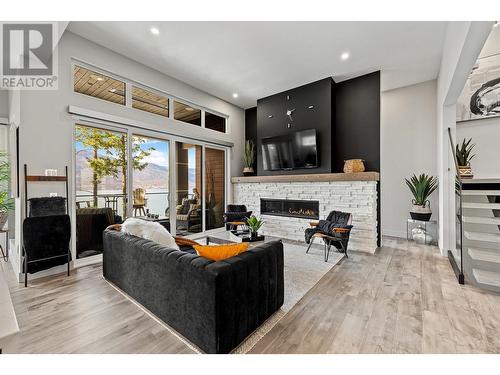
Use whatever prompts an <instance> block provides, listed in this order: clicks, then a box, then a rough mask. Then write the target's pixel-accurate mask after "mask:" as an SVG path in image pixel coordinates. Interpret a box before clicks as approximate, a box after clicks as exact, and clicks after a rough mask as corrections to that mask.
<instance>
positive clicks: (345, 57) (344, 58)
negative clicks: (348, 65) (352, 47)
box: [340, 52, 349, 60]
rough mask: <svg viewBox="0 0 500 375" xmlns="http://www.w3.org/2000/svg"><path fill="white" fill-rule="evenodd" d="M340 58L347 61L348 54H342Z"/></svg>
mask: <svg viewBox="0 0 500 375" xmlns="http://www.w3.org/2000/svg"><path fill="white" fill-rule="evenodd" d="M340 58H341V59H342V60H347V59H348V58H349V52H344V53H342V55H340Z"/></svg>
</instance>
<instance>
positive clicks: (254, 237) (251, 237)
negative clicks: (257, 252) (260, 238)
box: [250, 232, 257, 241]
mask: <svg viewBox="0 0 500 375" xmlns="http://www.w3.org/2000/svg"><path fill="white" fill-rule="evenodd" d="M256 239H257V232H250V241H255V240H256Z"/></svg>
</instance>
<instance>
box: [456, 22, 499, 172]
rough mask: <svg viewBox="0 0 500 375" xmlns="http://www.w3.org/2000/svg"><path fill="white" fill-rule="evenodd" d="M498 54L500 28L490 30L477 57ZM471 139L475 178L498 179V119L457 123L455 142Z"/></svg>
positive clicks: (472, 164)
mask: <svg viewBox="0 0 500 375" xmlns="http://www.w3.org/2000/svg"><path fill="white" fill-rule="evenodd" d="M497 54H500V27H495V28H493V29H492V30H491V33H490V35H489V36H488V39H487V40H486V43H485V45H484V47H483V49H482V50H481V54H480V55H479V57H480V58H481V57H487V56H491V55H497ZM464 138H467V139H469V138H472V142H473V143H475V144H476V147H475V150H474V153H475V154H476V156H475V157H474V159H472V161H471V166H472V169H473V171H474V177H475V178H499V177H500V164H499V160H500V117H494V118H487V119H482V120H474V121H466V122H459V123H457V140H458V141H461V140H462V139H464Z"/></svg>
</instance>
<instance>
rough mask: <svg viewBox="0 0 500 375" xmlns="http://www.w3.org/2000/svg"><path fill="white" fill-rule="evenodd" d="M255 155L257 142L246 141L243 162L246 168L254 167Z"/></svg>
mask: <svg viewBox="0 0 500 375" xmlns="http://www.w3.org/2000/svg"><path fill="white" fill-rule="evenodd" d="M254 155H255V144H254V143H253V141H251V140H248V141H246V142H245V150H244V151H243V163H244V164H245V167H246V168H252V166H253V160H254Z"/></svg>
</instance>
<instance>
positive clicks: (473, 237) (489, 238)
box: [464, 230, 500, 243]
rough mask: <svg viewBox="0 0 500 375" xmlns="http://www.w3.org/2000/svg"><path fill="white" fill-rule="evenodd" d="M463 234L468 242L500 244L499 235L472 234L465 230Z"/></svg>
mask: <svg viewBox="0 0 500 375" xmlns="http://www.w3.org/2000/svg"><path fill="white" fill-rule="evenodd" d="M464 234H465V238H467V239H468V240H472V241H486V242H498V243H500V233H484V232H472V231H467V230H466V231H464Z"/></svg>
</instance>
